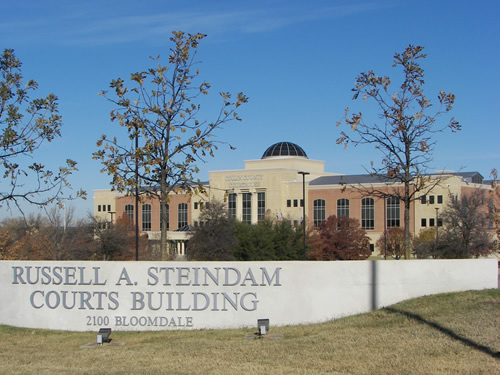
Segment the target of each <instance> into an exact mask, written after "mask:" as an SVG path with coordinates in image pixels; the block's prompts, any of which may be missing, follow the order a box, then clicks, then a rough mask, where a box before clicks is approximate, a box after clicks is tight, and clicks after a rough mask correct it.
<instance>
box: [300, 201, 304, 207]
mask: <svg viewBox="0 0 500 375" xmlns="http://www.w3.org/2000/svg"><path fill="white" fill-rule="evenodd" d="M300 207H304V200H303V199H301V200H300Z"/></svg>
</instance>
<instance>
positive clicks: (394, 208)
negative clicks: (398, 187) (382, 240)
mask: <svg viewBox="0 0 500 375" xmlns="http://www.w3.org/2000/svg"><path fill="white" fill-rule="evenodd" d="M399 215H400V210H399V199H398V198H396V197H389V198H387V228H393V227H399V226H400V216H399Z"/></svg>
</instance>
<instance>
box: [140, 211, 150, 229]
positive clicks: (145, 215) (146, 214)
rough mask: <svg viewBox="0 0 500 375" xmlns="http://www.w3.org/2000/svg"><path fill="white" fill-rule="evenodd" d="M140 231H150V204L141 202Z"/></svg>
mask: <svg viewBox="0 0 500 375" xmlns="http://www.w3.org/2000/svg"><path fill="white" fill-rule="evenodd" d="M142 231H143V232H149V231H151V205H150V204H143V205H142Z"/></svg>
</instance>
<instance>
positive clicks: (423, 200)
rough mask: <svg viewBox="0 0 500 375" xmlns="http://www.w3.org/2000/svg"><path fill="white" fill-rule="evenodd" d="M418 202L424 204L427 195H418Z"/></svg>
mask: <svg viewBox="0 0 500 375" xmlns="http://www.w3.org/2000/svg"><path fill="white" fill-rule="evenodd" d="M420 203H422V204H426V203H427V196H425V195H422V196H421V197H420Z"/></svg>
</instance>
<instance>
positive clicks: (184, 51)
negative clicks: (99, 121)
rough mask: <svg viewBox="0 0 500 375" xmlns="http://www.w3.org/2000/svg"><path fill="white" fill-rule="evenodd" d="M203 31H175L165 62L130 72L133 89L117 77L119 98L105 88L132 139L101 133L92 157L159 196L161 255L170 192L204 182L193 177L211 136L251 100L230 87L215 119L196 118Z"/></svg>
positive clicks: (128, 188)
mask: <svg viewBox="0 0 500 375" xmlns="http://www.w3.org/2000/svg"><path fill="white" fill-rule="evenodd" d="M204 37H205V35H202V34H194V35H191V34H185V33H184V32H182V31H178V32H174V33H173V37H171V38H170V40H171V41H172V42H173V44H174V47H173V48H172V49H171V53H170V56H169V59H168V62H169V66H164V65H161V63H160V61H159V57H158V58H156V59H154V62H155V64H156V65H155V66H154V67H152V68H150V69H148V70H147V71H143V72H138V73H134V74H131V76H130V80H131V85H132V88H131V89H129V88H127V87H126V86H125V82H124V81H123V80H122V79H120V78H118V79H116V80H113V81H112V82H111V85H110V86H111V88H112V89H113V90H114V94H115V97H116V98H114V99H113V98H111V97H109V96H108V94H107V92H105V91H104V92H102V95H104V96H105V97H106V98H107V99H108V100H109V101H111V102H112V103H114V104H115V105H116V106H117V109H116V110H114V111H112V112H111V120H112V121H116V122H118V123H119V125H120V126H122V127H125V128H126V130H127V133H128V137H129V139H130V142H129V143H127V142H125V143H123V142H122V141H119V140H118V138H117V137H114V138H108V137H107V136H106V135H103V136H102V138H101V139H100V140H99V141H98V147H99V148H101V149H100V150H99V151H97V152H95V153H94V158H95V159H98V160H101V162H102V164H103V169H102V171H104V172H107V173H108V174H110V175H111V176H112V177H113V181H112V185H113V188H115V189H117V190H118V191H122V192H123V191H125V192H128V193H133V192H134V191H136V194H137V193H138V191H139V190H140V191H141V192H142V193H143V194H147V195H149V196H153V197H157V198H158V199H159V200H160V205H161V211H160V212H161V218H160V221H161V240H160V249H161V253H162V255H163V256H164V255H166V249H167V228H168V225H167V204H168V196H169V193H171V192H173V191H175V189H182V190H183V191H185V192H192V191H193V189H194V190H197V189H199V188H200V187H201V185H200V183H199V181H195V177H194V176H195V174H196V173H197V172H198V167H197V166H196V163H197V162H199V161H201V160H203V159H204V158H205V157H207V156H214V151H215V150H216V149H217V143H218V142H217V141H216V140H215V139H214V138H213V136H214V134H215V131H216V130H217V129H219V128H221V127H222V125H223V124H225V123H227V122H229V121H231V120H237V121H240V120H241V119H240V118H239V116H238V114H237V113H236V109H237V108H238V107H239V106H240V105H241V104H243V103H246V102H247V98H246V96H245V95H243V94H242V93H239V94H238V95H237V96H236V98H235V99H234V100H233V99H232V98H231V95H230V94H229V93H221V94H220V96H221V99H222V104H221V108H220V111H219V112H218V114H217V115H216V116H215V119H214V120H213V121H212V122H208V121H200V120H198V118H197V117H198V115H199V112H200V109H201V106H200V105H199V104H196V103H195V101H196V100H197V99H199V96H200V95H207V94H208V92H209V89H210V84H209V83H208V82H205V81H203V82H201V83H199V84H195V80H196V79H197V78H198V75H199V70H198V69H194V68H195V66H196V64H197V61H196V60H195V57H196V51H197V48H198V44H199V41H200V40H202V39H203V38H204ZM231 147H232V146H231ZM136 217H137V216H136Z"/></svg>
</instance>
